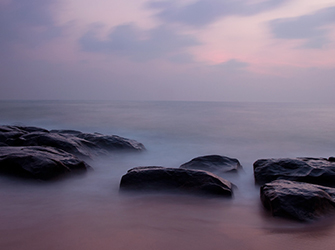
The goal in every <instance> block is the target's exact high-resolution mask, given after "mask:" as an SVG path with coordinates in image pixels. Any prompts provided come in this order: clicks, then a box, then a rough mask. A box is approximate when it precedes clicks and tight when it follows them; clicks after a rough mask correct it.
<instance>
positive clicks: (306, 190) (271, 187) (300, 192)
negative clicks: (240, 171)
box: [261, 180, 335, 221]
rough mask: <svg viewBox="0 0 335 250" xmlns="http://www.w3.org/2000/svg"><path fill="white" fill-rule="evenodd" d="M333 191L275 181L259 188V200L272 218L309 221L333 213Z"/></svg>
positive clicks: (317, 186) (334, 203)
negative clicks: (279, 217)
mask: <svg viewBox="0 0 335 250" xmlns="http://www.w3.org/2000/svg"><path fill="white" fill-rule="evenodd" d="M334 198H335V189H334V188H330V187H324V186H320V185H314V184H309V183H302V182H295V181H287V180H276V181H273V182H270V183H267V184H265V185H263V186H262V187H261V200H262V203H263V205H264V207H265V208H267V209H268V210H270V211H271V213H272V215H274V216H281V217H288V218H293V219H296V220H299V221H311V220H315V219H318V218H320V217H323V216H325V215H327V214H330V213H334V211H335V200H334Z"/></svg>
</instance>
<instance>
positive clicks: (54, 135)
mask: <svg viewBox="0 0 335 250" xmlns="http://www.w3.org/2000/svg"><path fill="white" fill-rule="evenodd" d="M5 145H8V146H47V147H54V148H58V149H62V150H64V151H66V152H68V153H72V154H75V155H76V156H79V157H90V156H91V155H92V154H93V155H94V154H101V153H104V154H105V153H107V152H108V151H115V150H132V151H142V150H144V149H145V147H144V146H143V144H141V143H139V142H137V141H135V140H130V139H127V138H123V137H120V136H116V135H112V136H107V135H102V134H98V133H94V134H90V133H82V132H80V131H76V130H52V131H48V130H45V129H42V128H37V127H22V126H0V146H5Z"/></svg>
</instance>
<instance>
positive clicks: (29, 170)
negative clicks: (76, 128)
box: [0, 146, 90, 180]
mask: <svg viewBox="0 0 335 250" xmlns="http://www.w3.org/2000/svg"><path fill="white" fill-rule="evenodd" d="M88 169H90V166H89V165H88V164H86V163H85V162H84V161H82V160H79V159H78V158H77V157H75V156H74V155H73V154H69V153H67V152H64V151H63V150H59V149H56V148H50V147H39V146H31V147H11V146H3V147H0V173H1V174H6V175H13V176H18V177H24V178H32V179H40V180H50V179H55V178H57V177H60V176H63V175H65V174H70V173H72V172H85V171H86V170H88Z"/></svg>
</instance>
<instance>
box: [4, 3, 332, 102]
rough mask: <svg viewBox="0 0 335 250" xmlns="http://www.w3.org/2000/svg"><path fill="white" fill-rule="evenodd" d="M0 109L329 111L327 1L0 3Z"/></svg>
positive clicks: (329, 11) (329, 9) (329, 10)
mask: <svg viewBox="0 0 335 250" xmlns="http://www.w3.org/2000/svg"><path fill="white" fill-rule="evenodd" d="M0 34H1V36H0V99H2V100H5V99H29V100H36V99H43V100H45V99H51V100H55V99H57V100H59V99H64V100H185V101H259V102H264V101H276V102H277V101H285V102H286V101H289V102H291V101H299V102H300V101H301V102H335V98H334V93H335V0H318V1H315V0H178V1H177V0H176V1H173V0H167V1H160V0H153V1H151V0H113V1H111V0H94V1H90V0H87V1H82V0H29V1H27V0H0Z"/></svg>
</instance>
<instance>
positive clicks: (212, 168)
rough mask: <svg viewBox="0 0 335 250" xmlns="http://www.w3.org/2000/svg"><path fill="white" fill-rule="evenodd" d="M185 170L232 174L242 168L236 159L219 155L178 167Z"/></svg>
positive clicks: (203, 157) (196, 159)
mask: <svg viewBox="0 0 335 250" xmlns="http://www.w3.org/2000/svg"><path fill="white" fill-rule="evenodd" d="M180 168H186V169H200V170H205V171H209V172H213V173H215V172H219V173H229V172H230V173H232V172H237V171H238V170H239V169H241V168H242V166H241V164H240V162H239V161H238V160H237V159H234V158H229V157H226V156H221V155H206V156H200V157H197V158H194V159H192V160H191V161H189V162H186V163H184V164H182V165H181V166H180Z"/></svg>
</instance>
